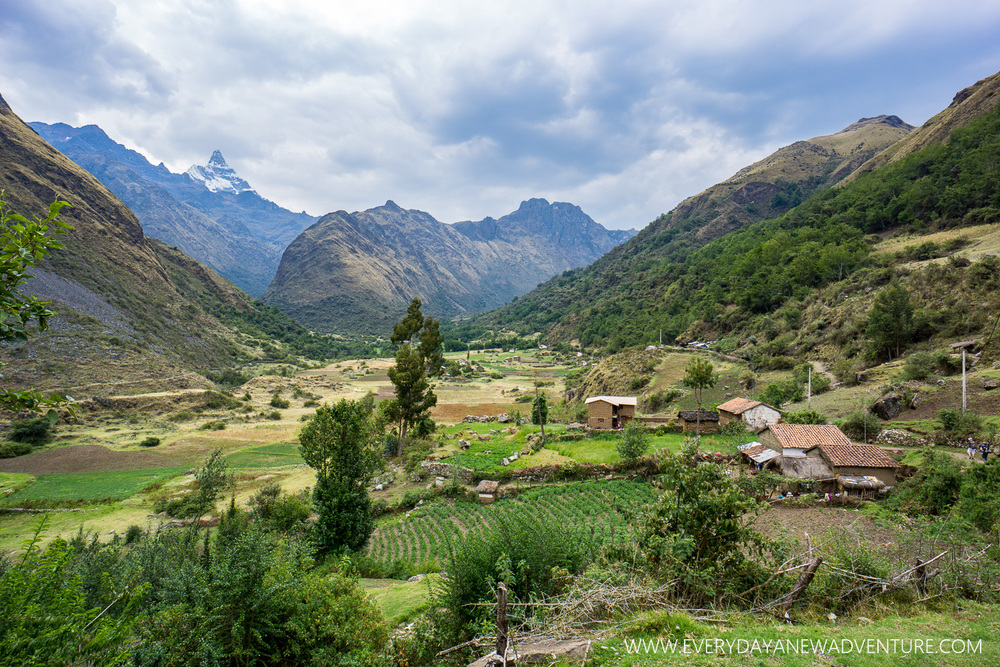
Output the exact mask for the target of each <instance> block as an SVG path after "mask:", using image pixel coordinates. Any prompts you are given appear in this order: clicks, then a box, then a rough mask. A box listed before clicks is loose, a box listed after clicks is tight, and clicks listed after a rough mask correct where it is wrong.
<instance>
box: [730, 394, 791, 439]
mask: <svg viewBox="0 0 1000 667" xmlns="http://www.w3.org/2000/svg"><path fill="white" fill-rule="evenodd" d="M716 410H718V411H719V426H725V425H726V424H731V423H733V422H735V421H742V422H743V423H745V424H746V425H747V428H749V429H751V430H753V431H754V432H760V431H763V430H764V429H765V428H767V427H768V426H770V425H771V424H777V423H778V422H779V421H781V413H780V412H778V410H776V409H775V408H772V407H771V406H770V405H768V404H767V403H761V402H760V401H752V400H750V399H748V398H733V399H730V400H728V401H726V402H725V403H722V404H721V405H719V407H717V408H716Z"/></svg>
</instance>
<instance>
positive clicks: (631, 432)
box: [615, 419, 649, 461]
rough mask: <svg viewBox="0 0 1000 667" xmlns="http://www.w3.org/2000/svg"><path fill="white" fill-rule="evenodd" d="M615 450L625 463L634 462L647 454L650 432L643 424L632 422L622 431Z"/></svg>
mask: <svg viewBox="0 0 1000 667" xmlns="http://www.w3.org/2000/svg"><path fill="white" fill-rule="evenodd" d="M615 449H617V450H618V455H619V456H620V457H622V460H624V461H632V460H633V459H637V458H639V457H640V456H642V455H643V454H645V453H646V450H647V449H649V432H648V431H647V430H646V427H644V426H643V425H642V422H639V421H636V420H635V419H632V420H630V421H629V423H628V424H626V425H625V428H624V429H622V433H621V435H620V436H619V438H618V442H617V443H615Z"/></svg>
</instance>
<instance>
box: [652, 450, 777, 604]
mask: <svg viewBox="0 0 1000 667" xmlns="http://www.w3.org/2000/svg"><path fill="white" fill-rule="evenodd" d="M696 454H697V444H696V443H695V442H693V441H692V442H690V443H688V445H687V446H686V447H685V449H684V451H683V452H682V453H681V454H666V455H665V456H663V458H662V459H661V461H660V473H661V477H660V480H661V482H662V484H663V488H664V492H663V494H661V495H660V497H659V498H657V499H656V501H655V502H654V503H653V505H652V506H651V507H650V508H649V510H648V512H647V513H646V514H645V516H643V517H642V519H641V521H640V523H639V525H638V527H637V529H636V532H637V534H636V543H637V545H638V549H639V552H640V553H641V555H642V557H643V558H644V559H645V560H646V562H648V563H649V565H650V566H651V567H652V568H653V569H654V570H655V571H657V572H658V573H659V574H660V576H662V577H666V578H671V579H677V582H678V583H677V589H676V590H677V592H678V594H679V595H680V596H682V597H685V598H687V599H689V600H691V601H692V602H694V601H702V600H706V599H714V598H717V597H718V596H720V595H722V594H724V592H726V590H727V589H730V590H732V591H744V590H746V589H747V588H750V587H751V586H752V585H753V583H752V582H755V581H757V580H758V579H759V580H760V581H763V579H764V578H766V576H767V572H766V571H765V569H764V567H763V566H762V563H763V562H764V557H765V554H766V552H767V551H768V549H769V548H770V543H769V541H768V540H767V539H766V538H765V537H764V536H763V535H762V534H760V533H759V532H757V531H756V529H755V528H754V526H753V522H754V519H755V518H756V516H757V515H758V514H759V513H760V512H761V511H763V506H762V505H761V504H759V503H758V502H757V501H756V500H755V499H754V498H752V497H750V496H749V495H747V494H746V493H744V492H743V491H742V490H741V489H739V488H738V487H737V486H736V485H735V484H733V482H732V480H731V479H730V478H729V476H728V475H727V474H726V473H725V471H724V470H723V469H722V467H721V466H718V465H716V464H713V463H704V464H696V463H695V458H694V457H695V455H696Z"/></svg>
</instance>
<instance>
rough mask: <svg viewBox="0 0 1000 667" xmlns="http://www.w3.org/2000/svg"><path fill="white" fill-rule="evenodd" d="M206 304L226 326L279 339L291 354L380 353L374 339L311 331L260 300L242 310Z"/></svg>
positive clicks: (316, 357)
mask: <svg viewBox="0 0 1000 667" xmlns="http://www.w3.org/2000/svg"><path fill="white" fill-rule="evenodd" d="M206 305H207V306H208V307H209V309H210V311H211V313H212V314H213V315H215V316H216V317H217V318H219V320H220V321H221V322H222V323H223V324H225V325H226V326H228V327H231V328H232V329H235V330H237V331H240V332H243V333H245V334H248V335H251V336H254V337H256V338H260V339H263V340H268V339H272V340H276V341H280V342H281V343H283V344H284V345H285V346H286V348H287V351H288V353H289V354H291V355H293V356H302V357H305V358H306V359H314V360H317V361H327V360H333V359H357V358H361V357H371V356H375V355H376V354H378V353H379V352H381V344H380V343H379V342H378V341H376V340H366V339H364V338H362V337H360V336H359V337H351V338H340V337H334V336H325V335H321V334H316V333H313V332H312V331H309V330H308V329H306V328H305V327H304V326H302V325H301V324H299V323H298V322H297V321H295V320H293V319H292V318H290V317H289V316H288V315H286V314H285V313H283V312H281V311H280V310H278V309H277V308H275V307H274V306H269V305H267V304H265V303H263V302H261V301H254V302H253V304H252V305H251V307H249V308H245V309H240V308H234V307H233V306H230V305H226V304H223V303H221V302H220V303H212V302H208V303H207V304H206Z"/></svg>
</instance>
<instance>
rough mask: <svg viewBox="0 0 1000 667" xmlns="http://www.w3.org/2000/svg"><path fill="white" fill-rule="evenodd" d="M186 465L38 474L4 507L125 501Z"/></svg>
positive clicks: (179, 470)
mask: <svg viewBox="0 0 1000 667" xmlns="http://www.w3.org/2000/svg"><path fill="white" fill-rule="evenodd" d="M188 470H189V468H187V467H186V466H176V467H172V468H149V469H146V470H122V471H119V472H115V473H114V474H109V473H106V472H80V473H58V474H51V475H37V476H36V477H35V478H34V481H33V482H32V483H31V484H28V485H26V486H25V487H24V488H22V489H21V490H20V491H16V492H15V493H12V494H11V495H9V496H7V497H6V498H5V499H4V501H3V504H4V505H5V506H7V507H21V506H31V505H36V504H38V503H42V502H44V503H46V504H48V503H51V504H53V505H59V504H65V503H73V504H79V503H91V502H114V501H117V500H125V499H126V498H130V497H132V496H134V495H136V494H137V493H140V492H141V491H143V490H144V489H146V488H148V487H150V486H152V485H153V484H156V483H157V482H162V481H165V480H168V479H170V478H172V477H176V476H178V475H181V474H183V473H185V472H187V471H188Z"/></svg>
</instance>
